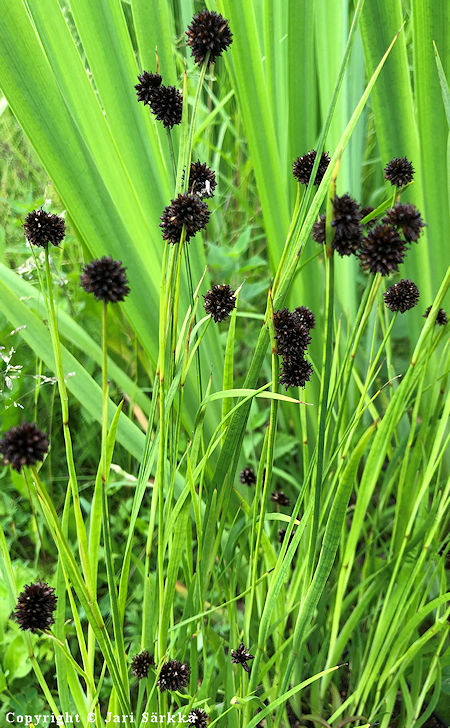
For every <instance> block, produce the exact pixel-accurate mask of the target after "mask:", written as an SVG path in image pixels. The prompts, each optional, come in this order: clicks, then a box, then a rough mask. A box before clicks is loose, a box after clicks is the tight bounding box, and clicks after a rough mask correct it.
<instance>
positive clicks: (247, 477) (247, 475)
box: [239, 466, 256, 486]
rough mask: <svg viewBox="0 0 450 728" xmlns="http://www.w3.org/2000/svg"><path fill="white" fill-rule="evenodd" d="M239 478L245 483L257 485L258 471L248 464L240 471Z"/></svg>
mask: <svg viewBox="0 0 450 728" xmlns="http://www.w3.org/2000/svg"><path fill="white" fill-rule="evenodd" d="M239 480H240V481H241V483H243V484H244V485H248V486H250V485H255V483H256V473H255V471H254V470H253V468H251V467H250V466H247V467H246V468H244V469H243V470H241V472H240V473H239Z"/></svg>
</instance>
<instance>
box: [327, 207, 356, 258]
mask: <svg viewBox="0 0 450 728" xmlns="http://www.w3.org/2000/svg"><path fill="white" fill-rule="evenodd" d="M333 208H334V210H333V213H334V217H333V221H332V223H331V225H332V227H334V238H333V241H332V246H333V248H334V250H337V252H338V253H339V255H341V256H344V255H352V254H355V253H357V252H358V250H359V248H360V246H361V241H362V236H363V228H362V225H361V211H360V209H359V205H358V203H357V202H356V200H354V199H353V197H350V195H342V197H335V198H334V200H333Z"/></svg>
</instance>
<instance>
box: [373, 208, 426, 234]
mask: <svg viewBox="0 0 450 728" xmlns="http://www.w3.org/2000/svg"><path fill="white" fill-rule="evenodd" d="M382 222H386V223H389V224H390V225H392V226H393V227H395V228H397V229H398V230H399V231H400V232H401V233H402V234H403V237H404V238H405V240H406V242H407V243H412V242H414V243H417V241H418V239H419V237H420V235H421V233H422V228H424V227H425V223H424V221H423V220H422V218H421V216H420V212H419V210H418V209H417V207H414V205H410V204H409V203H406V204H405V205H402V204H400V203H398V204H397V205H394V207H393V208H392V209H391V210H389V211H388V212H387V213H386V216H385V217H383V220H382Z"/></svg>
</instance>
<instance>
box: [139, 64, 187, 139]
mask: <svg viewBox="0 0 450 728" xmlns="http://www.w3.org/2000/svg"><path fill="white" fill-rule="evenodd" d="M138 81H139V83H137V84H136V85H135V87H134V88H135V89H136V94H137V97H138V101H142V103H143V104H144V106H145V105H148V106H150V109H151V111H152V114H154V115H155V116H156V118H157V120H158V121H162V123H163V125H164V126H165V127H166V129H171V128H172V127H173V126H174V125H175V124H180V123H181V116H182V113H183V94H182V93H180V91H178V89H176V88H175V86H163V85H162V77H161V76H160V75H159V73H151V72H150V71H143V73H141V74H140V75H139V76H138Z"/></svg>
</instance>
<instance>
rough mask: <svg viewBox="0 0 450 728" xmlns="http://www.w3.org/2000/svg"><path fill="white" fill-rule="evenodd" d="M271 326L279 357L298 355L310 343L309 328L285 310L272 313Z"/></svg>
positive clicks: (298, 317) (293, 314)
mask: <svg viewBox="0 0 450 728" xmlns="http://www.w3.org/2000/svg"><path fill="white" fill-rule="evenodd" d="M273 326H274V330H275V339H276V342H277V349H278V354H279V355H280V356H296V355H300V354H302V353H303V352H304V351H305V349H306V347H307V346H308V344H309V342H310V341H311V337H310V335H309V328H308V327H307V326H306V325H305V324H304V323H303V321H302V319H301V317H300V316H297V315H296V314H295V313H291V312H290V311H289V310H288V309H287V308H282V309H279V310H278V311H275V312H274V314H273Z"/></svg>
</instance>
